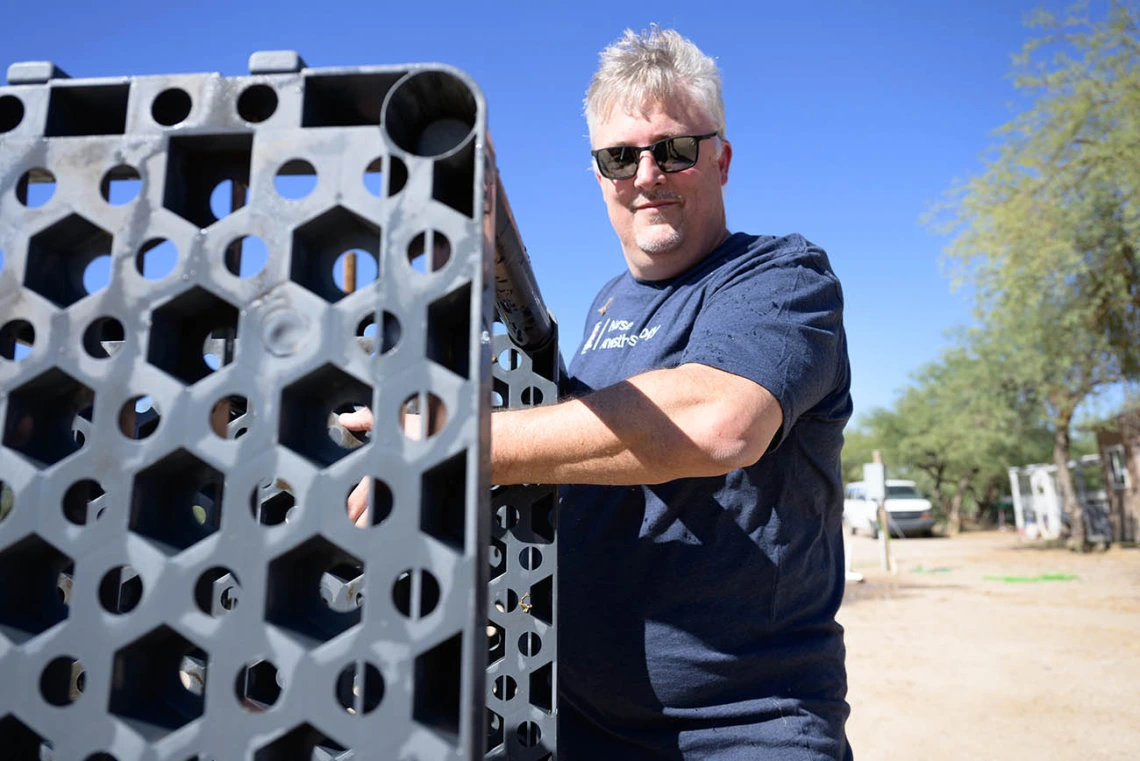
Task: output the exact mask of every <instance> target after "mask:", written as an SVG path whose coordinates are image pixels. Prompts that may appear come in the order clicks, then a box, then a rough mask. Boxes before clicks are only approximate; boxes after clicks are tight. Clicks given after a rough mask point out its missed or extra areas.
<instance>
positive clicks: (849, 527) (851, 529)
mask: <svg viewBox="0 0 1140 761" xmlns="http://www.w3.org/2000/svg"><path fill="white" fill-rule="evenodd" d="M856 531H857V529H856V528H855V524H854V523H848V524H847V533H848V534H850V535H851V536H855V534H856Z"/></svg>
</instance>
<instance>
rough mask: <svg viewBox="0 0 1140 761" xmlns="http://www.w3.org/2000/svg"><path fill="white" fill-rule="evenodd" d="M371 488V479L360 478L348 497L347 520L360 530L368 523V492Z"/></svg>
mask: <svg viewBox="0 0 1140 761" xmlns="http://www.w3.org/2000/svg"><path fill="white" fill-rule="evenodd" d="M371 486H372V479H371V478H362V479H361V480H360V483H358V484H357V485H356V487H355V488H354V489H353V490H352V492H351V493H350V494H349V495H348V518H349V520H351V521H352V522H353V523H355V524H356V525H357V526H360V527H361V528H365V527H367V526H368V522H369V517H370V516H369V510H368V490H369V488H370V487H371Z"/></svg>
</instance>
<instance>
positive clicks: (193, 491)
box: [130, 449, 224, 554]
mask: <svg viewBox="0 0 1140 761" xmlns="http://www.w3.org/2000/svg"><path fill="white" fill-rule="evenodd" d="M223 483H224V477H223V476H222V474H221V473H220V472H218V471H217V470H215V469H214V468H212V467H210V466H209V465H207V464H206V463H204V462H202V461H201V460H199V459H198V458H197V457H195V456H194V455H192V454H190V453H189V452H187V451H186V450H184V449H179V450H177V451H176V452H173V453H171V454H169V455H167V456H166V457H164V458H162V459H161V460H159V461H158V462H156V463H155V464H154V465H151V466H150V467H149V468H147V469H145V470H142V471H140V472H139V473H138V475H136V476H135V482H134V488H133V489H132V493H131V518H130V529H131V530H132V531H134V532H135V533H137V534H141V535H142V536H145V537H147V538H148V539H151V540H153V541H154V542H155V543H157V544H158V546H159V547H160V548H161V549H163V550H164V551H166V552H167V553H169V554H174V553H176V552H180V551H182V550H184V549H186V548H188V547H190V546H191V545H194V544H196V543H198V542H200V541H202V540H203V539H205V538H206V537H207V536H209V535H210V534H212V533H214V532H215V531H217V530H218V526H219V525H220V523H221V513H222V487H223Z"/></svg>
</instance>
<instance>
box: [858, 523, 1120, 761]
mask: <svg viewBox="0 0 1140 761" xmlns="http://www.w3.org/2000/svg"><path fill="white" fill-rule="evenodd" d="M891 549H892V552H893V554H894V556H895V558H896V560H897V572H896V573H895V574H894V575H891V574H888V573H886V572H884V571H882V570H880V568H879V559H878V557H879V556H878V544H877V542H875V541H873V540H871V539H870V538H868V537H865V536H856V537H852V538H851V541H850V545H849V551H850V553H851V557H852V565H853V570H855V571H857V572H860V573H863V574H864V575H865V581H864V582H863V583H855V582H848V584H847V594H846V597H845V599H844V602H843V607H842V609H841V611H840V613H839V620H840V622H841V623H842V624H843V626H844V627H845V628H846V641H847V667H848V679H849V693H848V701H849V702H850V703H851V719H850V721H849V722H848V725H847V733H848V737H849V739H850V741H851V745H852V748H853V750H854V753H855V758H856V759H863V760H871V759H873V760H874V761H895V760H897V761H915V760H916V759H921V760H923V761H950V759H955V760H957V759H965V760H968V761H1015V760H1018V759H1027V760H1028V759H1033V761H1060V760H1061V759H1064V760H1065V761H1068V760H1069V759H1072V760H1073V761H1077V760H1081V761H1083V760H1084V759H1093V760H1095V761H1101V760H1102V759H1103V760H1107V759H1114V760H1115V759H1119V760H1120V761H1125V760H1126V759H1127V760H1128V761H1140V549H1118V548H1113V549H1111V550H1109V551H1108V552H1103V553H1098V554H1091V555H1083V556H1079V555H1075V554H1073V553H1070V552H1068V551H1067V550H1064V549H1051V548H1047V547H1044V546H1042V545H1041V544H1040V543H1038V542H1033V541H1030V540H1019V539H1018V537H1017V536H1016V534H1014V533H997V532H979V533H967V534H963V535H961V536H959V537H956V538H954V539H942V538H933V539H908V540H905V541H897V540H894V541H892V542H891ZM1043 576H1045V577H1050V576H1051V577H1052V579H1051V580H1050V579H1049V578H1042V577H1043ZM1069 576H1075V578H1071V579H1070V578H1067V577H1069ZM987 577H991V578H987ZM993 577H1001V578H993ZM1008 577H1013V579H1010V578H1008ZM1017 579H1035V580H1033V581H1024V580H1020V581H1019V580H1017Z"/></svg>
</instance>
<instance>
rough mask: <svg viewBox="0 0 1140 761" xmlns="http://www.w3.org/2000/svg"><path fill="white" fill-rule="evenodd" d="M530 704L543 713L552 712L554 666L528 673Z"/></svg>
mask: <svg viewBox="0 0 1140 761" xmlns="http://www.w3.org/2000/svg"><path fill="white" fill-rule="evenodd" d="M529 696H530V703H531V705H534V706H538V707H539V708H541V709H543V710H544V711H553V710H554V664H553V663H548V664H546V665H545V666H542V667H540V668H537V669H535V670H534V671H532V672H530V692H529Z"/></svg>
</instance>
